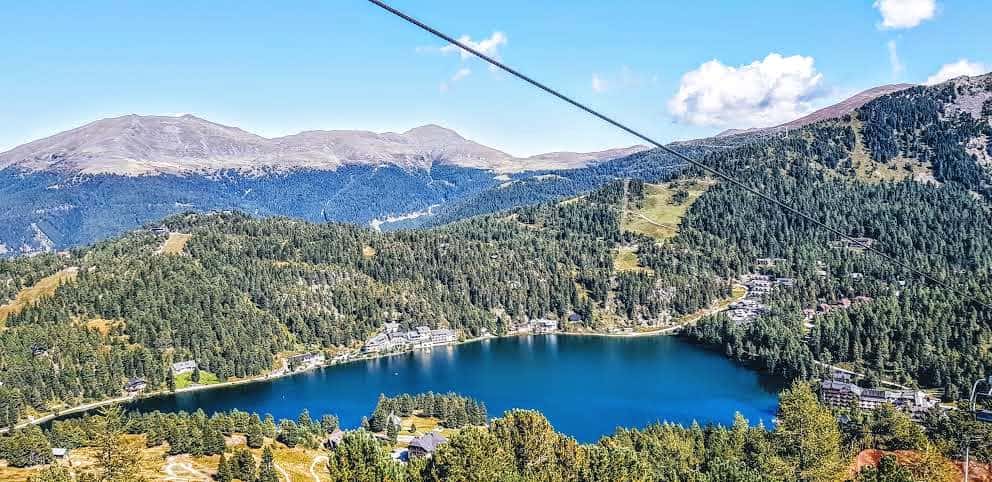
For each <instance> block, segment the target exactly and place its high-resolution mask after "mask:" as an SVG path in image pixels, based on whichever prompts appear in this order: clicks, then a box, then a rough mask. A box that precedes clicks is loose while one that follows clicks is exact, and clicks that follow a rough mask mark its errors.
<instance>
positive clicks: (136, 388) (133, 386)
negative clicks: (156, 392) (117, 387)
mask: <svg viewBox="0 0 992 482" xmlns="http://www.w3.org/2000/svg"><path fill="white" fill-rule="evenodd" d="M147 387H148V382H146V381H145V380H144V379H141V378H132V379H130V380H128V381H127V383H125V384H124V391H126V392H128V393H137V392H140V391H142V390H144V389H145V388H147Z"/></svg>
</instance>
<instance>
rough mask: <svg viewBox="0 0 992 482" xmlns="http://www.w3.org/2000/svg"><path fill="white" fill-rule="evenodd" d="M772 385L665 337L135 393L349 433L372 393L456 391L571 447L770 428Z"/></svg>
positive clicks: (144, 402)
mask: <svg viewBox="0 0 992 482" xmlns="http://www.w3.org/2000/svg"><path fill="white" fill-rule="evenodd" d="M780 388H782V386H781V384H780V382H779V381H777V380H774V379H771V378H769V377H765V376H763V375H760V374H759V373H757V372H755V371H753V370H751V369H749V368H747V367H744V366H741V365H739V364H736V363H734V362H733V361H731V360H728V359H726V358H724V357H723V356H721V355H720V354H719V353H715V352H712V351H709V350H706V349H704V348H702V347H699V346H696V345H693V344H690V343H688V342H686V341H684V340H681V339H678V338H676V337H671V336H649V337H604V336H581V335H543V336H521V337H509V338H494V339H486V340H482V341H478V342H473V343H466V344H461V345H455V346H442V347H435V348H433V349H432V350H418V351H413V352H409V353H403V354H398V355H392V356H385V357H380V358H374V359H368V360H360V361H355V362H350V363H345V364H340V365H333V366H328V367H324V368H321V369H318V370H313V371H309V372H305V373H300V374H297V375H294V376H290V377H282V378H277V379H273V380H268V381H261V382H257V383H249V384H241V385H232V386H226V387H221V388H216V389H211V390H200V391H192V392H184V393H176V394H169V395H162V396H155V397H150V398H145V399H140V400H137V401H135V402H132V403H130V404H129V405H128V406H127V408H128V409H130V410H140V411H143V412H147V411H153V410H160V411H166V412H174V411H181V410H185V411H195V410H197V409H203V410H204V411H205V412H207V413H208V414H209V413H213V412H216V411H226V410H231V409H235V408H236V409H239V410H243V411H248V412H257V413H259V414H260V415H264V414H267V413H269V414H272V415H273V416H274V417H275V418H276V419H280V418H293V419H295V418H296V416H297V415H298V414H299V413H300V412H301V411H303V410H304V409H307V410H309V411H310V413H311V414H312V415H314V416H317V415H321V414H335V415H337V416H338V417H340V419H341V423H342V426H344V427H346V428H355V427H358V426H359V425H360V424H361V420H362V417H363V416H366V415H368V414H369V413H370V412H371V411H372V409H373V408H374V407H375V404H376V400H377V398H378V396H379V394H380V393H385V394H386V395H397V394H401V393H421V392H427V391H434V392H441V393H444V392H456V393H459V394H462V395H466V396H470V397H473V398H476V399H478V400H481V401H482V402H484V403H485V404H486V405H487V407H488V409H489V414H490V416H497V415H500V414H502V413H503V412H504V411H505V410H508V409H511V408H526V409H536V410H540V411H541V412H543V413H544V414H545V415H546V416H547V417H548V418H549V419H550V420H551V422H552V424H554V426H555V427H556V428H557V429H558V430H560V431H562V432H564V433H567V434H569V435H572V436H574V437H575V438H577V439H578V440H579V441H582V442H593V441H595V440H596V439H598V438H599V437H600V436H602V435H606V434H610V433H612V432H613V431H614V430H615V429H616V428H617V427H644V426H646V425H648V424H651V423H653V422H657V421H668V422H675V423H681V424H691V423H692V422H693V421H698V422H700V423H708V422H713V423H723V424H729V423H731V422H732V420H733V417H734V414H735V412H740V413H742V414H743V415H744V416H745V417H747V418H748V419H749V420H750V421H751V423H757V422H758V421H764V422H765V424H766V425H769V424H770V422H771V419H772V418H773V417H774V415H775V410H776V408H777V398H776V393H777V392H778V390H779V389H780Z"/></svg>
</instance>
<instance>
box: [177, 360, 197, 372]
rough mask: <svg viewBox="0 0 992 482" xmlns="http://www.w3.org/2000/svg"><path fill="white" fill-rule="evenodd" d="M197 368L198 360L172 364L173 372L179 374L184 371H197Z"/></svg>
mask: <svg viewBox="0 0 992 482" xmlns="http://www.w3.org/2000/svg"><path fill="white" fill-rule="evenodd" d="M196 368H197V364H196V360H186V361H181V362H176V363H173V364H172V373H173V374H175V375H179V374H182V373H189V372H192V371H195V370H196Z"/></svg>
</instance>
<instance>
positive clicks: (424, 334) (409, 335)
mask: <svg viewBox="0 0 992 482" xmlns="http://www.w3.org/2000/svg"><path fill="white" fill-rule="evenodd" d="M406 339H407V340H410V343H412V344H414V345H422V344H424V343H427V342H429V341H431V329H430V328H428V327H426V326H418V327H417V328H416V329H414V330H410V331H408V332H406Z"/></svg>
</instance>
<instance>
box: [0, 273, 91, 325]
mask: <svg viewBox="0 0 992 482" xmlns="http://www.w3.org/2000/svg"><path fill="white" fill-rule="evenodd" d="M78 272H79V268H77V267H75V266H73V267H69V268H66V269H63V270H62V271H59V272H58V273H55V274H53V275H50V276H46V277H44V278H42V279H40V280H38V282H37V283H35V284H34V286H31V287H29V288H24V289H22V290H21V291H19V292H18V293H17V296H15V297H14V299H13V300H12V301H11V302H10V303H7V304H5V305H3V306H0V327H2V326H3V322H4V320H6V319H7V317H9V316H10V315H15V314H17V313H20V312H21V310H23V309H24V308H27V307H28V306H30V305H31V303H34V302H35V301H38V300H39V299H41V298H44V297H46V296H52V295H53V294H54V293H55V290H56V288H58V287H59V286H60V285H61V284H62V283H67V282H69V281H72V280H74V279H75V278H76V274H77V273H78Z"/></svg>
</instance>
